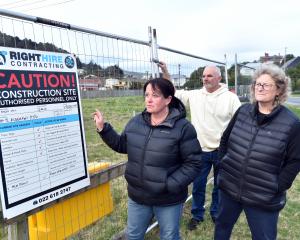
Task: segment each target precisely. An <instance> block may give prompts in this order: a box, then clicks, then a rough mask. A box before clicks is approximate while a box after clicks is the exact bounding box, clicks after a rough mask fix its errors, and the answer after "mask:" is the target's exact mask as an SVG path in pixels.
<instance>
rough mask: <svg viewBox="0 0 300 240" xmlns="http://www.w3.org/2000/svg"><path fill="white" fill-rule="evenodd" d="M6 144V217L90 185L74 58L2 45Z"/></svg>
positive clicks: (0, 121)
mask: <svg viewBox="0 0 300 240" xmlns="http://www.w3.org/2000/svg"><path fill="white" fill-rule="evenodd" d="M0 145H1V147H0V178H1V179H0V180H1V181H0V183H1V186H0V193H1V202H2V211H3V217H4V218H5V219H10V218H13V217H15V216H18V215H20V214H22V213H25V212H27V211H29V210H32V209H34V208H37V207H39V206H41V205H44V204H46V203H49V202H51V201H53V200H55V199H58V198H61V197H63V196H65V195H67V194H69V193H71V192H74V191H77V190H79V189H81V188H83V187H85V186H88V185H89V184H90V180H89V176H88V171H87V155H86V147H85V140H84V129H83V121H82V115H81V107H80V99H79V90H78V81H77V68H76V60H75V57H74V56H73V55H71V54H61V53H53V52H41V51H33V50H25V49H16V48H4V47H0Z"/></svg>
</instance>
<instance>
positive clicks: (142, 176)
mask: <svg viewBox="0 0 300 240" xmlns="http://www.w3.org/2000/svg"><path fill="white" fill-rule="evenodd" d="M152 132H153V127H150V131H149V134H148V136H147V139H146V142H145V145H144V150H143V156H142V164H141V183H142V185H143V184H144V170H143V169H144V159H145V153H146V147H147V145H148V142H149V140H150V138H151V135H152Z"/></svg>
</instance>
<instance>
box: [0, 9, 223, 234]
mask: <svg viewBox="0 0 300 240" xmlns="http://www.w3.org/2000/svg"><path fill="white" fill-rule="evenodd" d="M148 33H149V35H151V38H150V37H149V35H148V39H147V29H145V36H146V39H147V40H144V41H142V40H137V39H133V38H127V37H124V36H119V35H114V34H109V33H104V32H100V31H96V30H92V29H88V28H83V27H78V26H74V25H71V24H66V23H61V22H57V21H53V20H47V19H42V18H38V17H34V16H29V15H24V14H20V13H15V12H11V11H7V10H3V9H0V46H5V47H14V48H26V49H35V50H41V51H52V52H62V53H73V54H75V55H76V59H77V68H78V79H79V85H80V89H81V96H82V97H83V100H82V107H83V117H84V127H85V134H86V142H87V151H88V159H89V161H92V162H100V163H101V162H106V163H108V164H109V166H110V167H109V168H108V169H107V170H106V171H102V172H100V173H97V174H95V175H94V180H93V179H92V180H91V182H92V183H93V182H94V184H95V186H96V185H97V184H98V185H99V184H103V183H105V182H107V181H109V180H111V183H110V185H111V188H110V191H111V194H112V198H113V205H114V210H113V212H112V214H111V215H110V216H109V217H104V218H101V219H100V220H98V221H97V223H96V224H93V225H92V226H91V227H87V228H86V229H85V230H80V231H79V233H78V234H77V235H76V236H75V237H72V239H73V238H74V239H109V238H111V237H112V236H113V235H115V234H116V233H117V232H119V231H121V230H122V229H124V227H125V224H126V215H127V213H126V209H127V207H126V203H127V191H126V182H125V180H124V177H119V176H121V175H122V174H123V173H124V168H125V163H126V155H121V154H118V153H115V152H113V151H112V150H110V149H109V148H108V147H107V146H105V144H104V143H103V142H102V141H100V139H99V136H98V134H97V133H96V131H95V126H94V122H93V117H92V113H93V112H94V111H95V109H96V108H98V109H100V110H101V111H102V112H103V113H104V116H105V119H106V120H107V121H108V122H111V123H112V125H113V126H114V127H115V129H116V130H117V131H118V132H121V131H122V129H123V128H124V126H125V124H126V123H127V122H128V120H129V119H130V118H131V117H132V116H134V115H135V114H137V113H140V112H141V111H143V109H144V103H143V97H142V94H143V93H142V86H143V84H144V83H145V82H146V81H147V80H149V79H150V78H152V77H154V75H155V73H156V72H158V66H157V65H156V64H153V62H152V59H153V58H154V57H155V58H158V59H159V60H160V61H164V62H166V63H167V65H168V69H169V72H170V74H171V80H172V81H173V83H174V85H175V86H176V88H181V89H182V88H184V89H194V88H200V87H201V78H202V70H203V68H204V67H205V66H206V65H217V66H219V67H220V68H221V72H222V76H223V82H224V83H226V76H227V74H226V73H225V72H226V65H225V63H224V62H223V61H215V60H211V59H207V58H204V57H200V56H196V55H193V54H188V53H184V52H181V51H178V50H174V49H170V48H166V47H163V46H159V45H158V44H157V39H156V37H157V36H156V34H155V35H152V34H153V32H152V31H151V29H148ZM153 38H154V39H153ZM158 39H159V37H158ZM154 43H155V45H153V44H154ZM187 44H188V43H187ZM153 49H154V50H153ZM0 68H1V66H0ZM110 96H112V98H108V97H110ZM119 96H120V97H122V98H118V97H119ZM100 186H101V185H100ZM106 186H108V185H106ZM88 191H89V190H88ZM93 195H94V196H95V198H97V196H96V195H97V194H96V195H95V194H94V193H93ZM64 200H65V201H68V199H64ZM70 201H72V200H70ZM92 201H94V200H92ZM109 201H110V200H109V199H107V201H106V203H107V202H109ZM106 203H105V204H106ZM59 204H60V203H58V204H57V206H55V205H54V206H53V209H54V208H56V207H57V208H60V210H57V211H58V212H59V211H60V212H64V211H63V210H62V207H59ZM102 204H104V203H99V205H97V206H96V207H95V208H96V209H99V211H100V209H102V207H103V206H102ZM71 206H72V204H70V205H68V206H67V205H66V207H63V209H69V210H68V212H69V213H70V212H72V211H75V212H73V213H74V214H75V215H76V210H75V209H74V208H72V207H71ZM109 206H110V207H109V208H108V210H107V212H110V211H111V206H112V205H111V203H109ZM42 210H43V211H44V212H40V213H37V212H32V213H31V214H33V215H32V216H30V217H29V218H30V220H29V226H30V229H31V230H30V231H31V232H30V238H31V239H43V237H42V236H46V235H43V234H45V233H46V232H47V233H50V232H51V234H53V232H60V233H61V235H60V233H59V236H63V237H66V236H68V235H69V234H73V233H74V232H76V231H77V230H79V229H80V227H78V226H79V225H78V224H79V222H80V221H81V219H80V221H79V220H78V221H77V220H74V221H73V220H72V218H68V219H67V218H66V217H65V216H64V217H61V216H59V217H57V214H54V213H53V214H52V216H51V217H50V218H49V217H48V216H49V214H50V212H51V211H53V212H55V210H47V209H42ZM47 211H49V214H48V212H47ZM66 211H67V210H66ZM101 211H102V210H101ZM103 212H105V210H103ZM103 212H102V213H103ZM102 213H101V216H102ZM66 214H68V213H66ZM93 214H94V213H93V210H91V215H92V217H91V221H88V223H90V222H94V220H95V218H94V217H93V216H94V215H93ZM50 215H51V214H50ZM78 216H79V215H78V214H77V215H76V217H75V218H77V217H78ZM99 216H100V215H99ZM26 217H27V216H26ZM52 217H54V218H52ZM79 218H80V217H79ZM51 219H52V220H51ZM50 222H51V223H53V224H54V225H55V224H56V225H55V226H54V225H51V224H50ZM70 222H72V224H73V222H74V224H75V225H76V224H77V223H78V224H77V225H76V226H75V225H74V226H73V225H72V224H71V223H70ZM48 223H49V224H50V225H49V224H48ZM57 225H59V227H63V228H62V229H60V230H57V231H56V230H55V229H57V228H56V227H58V226H57ZM83 225H84V226H86V225H87V224H82V226H83ZM50 226H51V227H50ZM71 228H72V229H71ZM8 234H10V233H7V230H6V225H4V224H1V232H0V238H4V239H5V238H7V235H8ZM57 234H58V233H56V234H55V236H56V237H57V236H58V235H57ZM51 236H54V235H51ZM48 239H52V237H49V236H48ZM53 239H60V237H57V238H54V237H53Z"/></svg>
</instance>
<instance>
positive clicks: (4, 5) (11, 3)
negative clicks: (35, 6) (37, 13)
mask: <svg viewBox="0 0 300 240" xmlns="http://www.w3.org/2000/svg"><path fill="white" fill-rule="evenodd" d="M26 1H28V0H19V1H15V2H10V3H5V4H1V5H0V7H6V6H10V5H14V4H16V3H19V2H26Z"/></svg>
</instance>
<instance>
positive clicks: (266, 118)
mask: <svg viewBox="0 0 300 240" xmlns="http://www.w3.org/2000/svg"><path fill="white" fill-rule="evenodd" d="M281 109H282V106H281V105H280V104H279V105H278V106H276V107H275V108H273V110H272V112H271V113H269V114H265V115H264V117H263V119H262V121H261V122H260V125H262V124H264V123H266V122H269V121H271V120H272V119H273V118H275V117H276V116H277V115H278V113H279V112H280V111H281ZM258 113H259V110H258V103H253V104H252V109H251V110H250V115H251V117H252V118H255V119H257V116H258Z"/></svg>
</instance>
